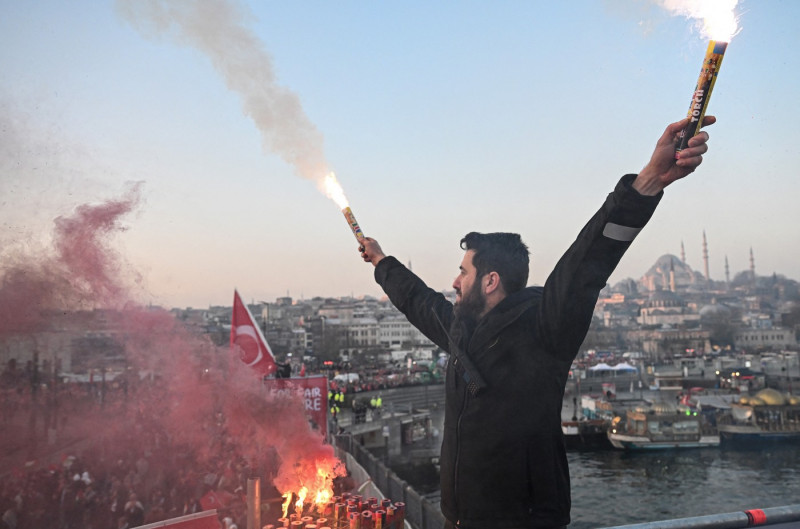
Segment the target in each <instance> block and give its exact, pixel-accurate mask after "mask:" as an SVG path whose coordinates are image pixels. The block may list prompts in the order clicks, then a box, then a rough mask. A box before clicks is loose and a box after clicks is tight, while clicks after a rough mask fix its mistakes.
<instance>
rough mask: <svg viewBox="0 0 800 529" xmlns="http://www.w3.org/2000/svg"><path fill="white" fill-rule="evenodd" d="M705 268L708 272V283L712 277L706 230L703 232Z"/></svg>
mask: <svg viewBox="0 0 800 529" xmlns="http://www.w3.org/2000/svg"><path fill="white" fill-rule="evenodd" d="M703 266H704V267H705V271H706V281H711V276H710V275H709V274H708V243H707V242H706V230H703Z"/></svg>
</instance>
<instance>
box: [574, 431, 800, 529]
mask: <svg viewBox="0 0 800 529" xmlns="http://www.w3.org/2000/svg"><path fill="white" fill-rule="evenodd" d="M568 459H569V464H570V475H571V479H572V523H571V524H570V528H571V529H586V528H590V527H608V526H614V525H623V524H631V523H641V522H650V521H656V520H668V519H674V518H685V517H689V516H703V515H709V514H719V513H727V512H737V511H743V510H747V509H757V508H766V507H777V506H782V505H791V504H797V503H800V446H782V447H776V446H771V447H768V448H765V449H763V450H752V451H734V450H727V449H721V448H707V449H696V450H672V451H661V452H652V453H627V452H622V451H597V452H571V453H569V456H568Z"/></svg>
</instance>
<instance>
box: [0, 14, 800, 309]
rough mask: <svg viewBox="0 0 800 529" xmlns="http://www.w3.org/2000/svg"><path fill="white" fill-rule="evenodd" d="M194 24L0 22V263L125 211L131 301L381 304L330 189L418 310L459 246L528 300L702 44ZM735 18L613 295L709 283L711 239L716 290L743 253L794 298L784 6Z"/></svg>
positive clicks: (340, 21) (591, 32) (366, 18)
mask: <svg viewBox="0 0 800 529" xmlns="http://www.w3.org/2000/svg"><path fill="white" fill-rule="evenodd" d="M201 4H203V5H204V6H205V8H204V11H203V12H200V13H195V12H192V11H191V6H192V5H193V2H188V1H183V2H179V1H172V2H167V1H159V0H148V1H141V2H135V1H133V0H120V1H118V2H111V1H96V0H92V1H83V0H75V1H73V2H68V3H65V2H57V1H51V0H39V1H37V2H16V1H13V0H0V71H2V72H3V73H2V75H0V221H1V222H0V256H2V259H3V261H4V262H5V263H8V262H11V261H12V260H14V259H16V258H18V256H20V255H26V256H36V255H44V254H46V253H47V252H48V245H49V244H50V242H51V238H52V232H53V226H54V220H55V219H57V218H59V217H64V216H69V215H71V214H73V213H74V212H75V211H76V209H77V208H79V207H80V206H81V205H84V204H101V203H103V202H106V201H110V200H116V199H118V198H119V197H121V196H126V197H129V196H131V193H134V194H135V195H136V197H137V204H136V207H135V208H134V209H133V211H131V213H130V214H128V215H126V216H125V217H124V222H123V225H122V226H121V229H119V230H118V231H117V232H115V233H114V234H113V236H112V237H111V239H110V240H109V248H110V251H113V252H115V253H116V254H117V256H118V262H119V264H120V266H119V273H120V274H121V275H124V276H125V278H126V280H128V281H129V282H130V283H131V284H132V285H135V287H136V289H137V290H136V291H137V297H138V299H139V300H140V301H141V302H142V303H147V304H156V305H161V306H166V307H195V308H204V307H208V306H209V305H228V306H229V305H230V304H231V303H232V298H233V290H234V288H237V289H238V290H239V292H240V293H241V295H242V297H243V298H244V299H245V300H247V301H272V300H274V299H275V298H276V297H279V296H286V295H289V296H292V297H294V298H298V299H299V298H310V297H313V296H349V295H353V296H362V295H371V296H381V295H382V294H381V292H380V289H379V288H378V286H377V285H376V284H375V282H374V279H373V276H372V266H371V265H369V264H366V263H364V262H362V261H361V260H360V257H359V255H358V252H357V242H356V240H355V238H354V237H353V234H352V233H351V232H350V230H349V228H348V225H347V223H346V221H345V220H344V217H343V216H342V214H341V212H340V211H339V210H338V208H337V206H336V205H335V204H334V203H333V202H332V201H331V200H330V199H328V198H327V197H326V196H325V195H324V194H323V193H322V192H320V190H319V189H318V187H317V184H316V182H315V178H316V176H315V175H318V174H319V175H321V174H322V172H319V171H318V169H319V168H320V167H324V168H325V172H326V171H327V170H332V171H335V173H336V175H337V177H338V179H339V181H340V182H341V184H342V186H343V188H344V190H345V193H346V194H347V198H348V199H349V202H350V205H351V207H352V210H353V212H354V214H355V216H356V218H357V219H358V221H359V222H360V224H361V227H362V229H363V231H364V233H365V234H366V235H368V236H371V237H374V238H375V239H377V240H378V241H379V242H380V244H381V246H382V247H383V250H384V251H385V252H386V253H387V254H391V255H395V256H396V257H397V258H398V259H400V260H401V261H403V262H405V263H411V266H412V268H413V270H414V271H415V272H416V273H417V274H419V275H420V276H421V277H422V278H423V279H425V280H426V282H427V283H428V284H429V286H431V287H432V288H434V289H436V290H443V289H448V288H450V285H451V284H452V280H453V278H454V277H455V275H456V273H457V271H458V265H459V264H460V261H461V257H462V251H461V250H460V248H459V246H458V242H459V240H460V239H461V237H463V236H464V235H465V234H466V233H467V232H470V231H483V232H488V231H512V232H518V233H520V234H521V235H522V237H523V240H524V241H525V242H526V243H527V244H528V246H529V247H530V249H531V254H532V265H531V279H530V284H542V283H544V281H545V279H546V278H547V275H548V273H549V272H550V270H551V269H552V268H553V266H554V265H555V263H556V262H557V260H558V258H559V257H560V255H561V254H562V253H563V252H564V251H565V250H566V249H567V247H568V246H569V244H570V243H571V242H572V241H573V240H574V239H575V236H576V235H577V233H578V232H579V230H580V229H581V227H582V226H583V224H584V223H585V222H586V221H587V220H588V219H589V218H590V217H591V215H592V214H593V213H594V212H595V211H596V210H597V208H598V207H599V206H600V205H601V204H602V202H603V200H604V198H605V196H606V194H607V193H608V192H610V191H611V190H612V189H613V187H614V185H615V184H616V182H617V180H618V179H619V178H620V177H621V176H622V175H623V174H626V173H636V172H638V171H639V170H640V169H641V168H642V167H643V166H644V165H645V164H646V163H647V161H648V159H649V157H650V155H651V153H652V151H653V147H654V146H655V143H656V141H657V139H658V138H659V137H660V135H661V134H662V132H663V131H664V129H665V127H666V126H667V125H668V124H669V123H671V122H674V121H678V120H680V119H681V118H683V117H684V116H685V115H686V112H687V109H688V107H689V103H690V99H691V96H692V92H693V90H694V86H695V83H696V81H697V76H698V73H699V71H700V66H701V62H702V60H703V57H704V54H705V50H706V46H707V43H708V39H707V37H705V36H704V35H703V34H702V33H701V32H700V31H699V30H698V27H697V25H696V21H695V20H692V19H689V18H686V17H684V16H680V15H675V14H674V13H670V12H669V11H667V10H666V9H664V8H662V7H661V6H660V5H658V4H656V3H655V2H652V1H645V0H605V1H603V0H591V1H590V0H575V1H573V2H523V1H519V2H514V1H503V2H474V1H464V2H444V1H442V2H422V1H409V2H354V1H344V2H319V1H296V2H278V1H268V0H261V1H249V2H242V3H239V2H233V1H226V2H223V1H221V0H214V1H208V2H204V3H201ZM186 9H189V11H188V12H187V11H186ZM735 12H736V14H737V16H738V17H739V25H740V30H739V32H738V34H737V35H736V36H735V37H734V38H733V39H732V41H731V43H730V45H729V47H728V50H727V52H726V54H725V57H724V61H723V64H722V67H721V71H720V74H719V77H718V80H717V82H716V86H715V88H714V91H713V95H712V97H711V101H710V104H709V108H708V113H709V114H713V115H715V116H717V119H718V122H717V124H715V125H713V126H712V127H710V128H709V129H708V132H709V134H710V136H711V139H710V142H709V146H710V149H709V152H708V153H707V155H706V157H705V160H704V162H703V164H702V166H701V167H700V168H699V169H698V170H697V171H696V173H694V174H693V175H690V176H689V177H688V178H687V179H685V180H683V181H680V182H677V183H675V184H674V185H673V186H671V187H670V188H668V189H667V190H666V192H665V196H664V199H663V200H662V202H661V204H660V206H659V208H658V210H657V211H656V214H655V215H654V217H653V219H652V221H651V222H650V224H649V225H648V226H647V228H646V229H645V230H643V232H642V233H641V234H640V235H639V237H638V238H637V240H636V241H635V242H634V244H633V246H632V247H631V249H630V250H629V252H628V253H627V255H626V256H625V257H624V259H623V261H622V263H621V264H620V265H619V267H618V268H617V270H616V271H615V272H614V274H613V275H612V277H611V282H612V283H615V282H617V281H620V280H622V279H624V278H628V277H631V278H634V279H636V278H639V277H641V275H642V274H644V273H645V272H646V271H647V269H648V268H649V267H650V266H651V265H652V264H653V263H654V262H655V261H656V260H657V259H658V257H660V256H661V255H664V254H668V253H669V254H674V255H677V256H680V254H681V244H683V245H684V248H685V254H686V260H687V263H688V264H689V265H690V266H691V267H693V268H694V269H696V270H699V271H702V270H703V257H702V240H703V233H704V232H705V234H706V237H707V240H708V252H709V267H710V275H711V277H712V279H718V280H722V279H724V278H725V259H726V258H727V260H728V262H729V266H730V271H731V276H733V275H735V274H736V273H738V272H741V271H744V270H748V269H749V267H750V249H751V248H752V250H753V253H754V256H755V266H756V273H757V274H759V275H771V274H772V273H778V274H782V275H785V276H787V277H790V278H792V279H796V280H800V231H799V230H798V225H800V208H799V207H798V197H800V182H798V176H799V175H798V170H799V169H800V126H798V123H800V105H797V103H796V94H797V93H798V92H800V78H799V77H798V76H799V75H800V73H799V72H800V32H797V30H796V28H797V26H798V22H800V3H798V2H795V1H793V0H783V1H781V0H758V1H756V0H740V1H739V2H738V5H737V6H736V11H735ZM153 13H157V14H161V15H166V16H165V17H164V18H156V17H155V16H154V15H153ZM220 28H223V29H225V30H226V31H222V30H221V29H220ZM0 266H2V263H0Z"/></svg>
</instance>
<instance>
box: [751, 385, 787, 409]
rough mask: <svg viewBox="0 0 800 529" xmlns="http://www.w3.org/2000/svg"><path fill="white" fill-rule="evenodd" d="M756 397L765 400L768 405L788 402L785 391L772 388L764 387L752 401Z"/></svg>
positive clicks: (780, 404)
mask: <svg viewBox="0 0 800 529" xmlns="http://www.w3.org/2000/svg"><path fill="white" fill-rule="evenodd" d="M755 399H759V400H761V401H763V402H764V404H766V405H768V406H783V405H784V404H786V397H785V396H784V395H783V393H781V392H780V391H778V390H775V389H772V388H767V389H762V390H761V391H759V392H758V393H756V394H755V396H754V397H753V399H751V400H750V402H751V403H752V402H753V400H755Z"/></svg>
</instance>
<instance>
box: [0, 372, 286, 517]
mask: <svg viewBox="0 0 800 529" xmlns="http://www.w3.org/2000/svg"><path fill="white" fill-rule="evenodd" d="M18 382H19V383H18V384H16V385H14V384H9V380H8V377H6V380H5V384H4V387H3V390H2V391H3V395H2V397H3V403H4V410H5V411H6V413H4V415H3V423H4V424H3V427H4V434H3V441H2V445H3V446H2V448H3V453H4V454H5V457H4V459H3V461H2V465H3V467H2V468H0V475H2V481H0V514H2V522H1V523H0V527H2V528H3V529H6V528H8V529H41V528H44V527H47V528H52V529H109V528H110V529H114V528H116V529H125V528H132V527H136V526H139V525H143V524H147V523H153V522H157V521H161V520H165V519H170V518H174V517H177V516H182V515H185V514H190V513H195V512H199V511H202V510H206V509H209V508H216V509H218V514H219V516H220V520H221V521H223V520H224V521H225V524H223V527H227V526H230V525H232V524H237V523H238V527H243V525H242V521H243V520H244V502H243V494H244V491H246V484H247V479H248V477H249V476H252V475H254V474H256V473H257V471H262V472H263V470H264V469H254V468H251V465H250V462H249V461H248V460H247V459H246V458H245V457H244V456H243V455H242V454H240V453H237V449H236V445H235V444H234V443H231V442H229V441H230V439H229V438H228V436H227V434H226V431H225V428H224V425H223V424H222V422H223V421H221V420H220V417H219V416H216V417H215V416H213V415H211V416H209V418H208V421H207V424H205V425H203V427H204V428H206V429H208V431H209V432H210V435H209V437H208V439H209V444H210V445H208V446H205V447H203V450H205V451H206V453H198V447H197V446H189V445H187V444H184V443H181V442H176V440H175V439H173V438H171V436H170V434H168V433H165V432H164V431H163V428H162V427H161V425H159V424H158V422H157V419H158V418H157V417H154V415H152V414H150V413H147V412H146V411H145V410H148V409H149V406H150V403H151V402H152V401H154V400H158V399H163V398H164V397H165V394H164V393H163V391H160V390H159V387H158V385H157V384H150V383H143V384H131V385H128V386H126V385H124V384H121V383H117V384H107V386H106V388H105V389H104V390H103V393H102V395H101V394H100V393H98V388H97V387H96V386H92V385H83V386H78V385H70V386H64V387H61V388H59V392H58V399H49V398H48V396H47V391H48V390H49V388H48V385H47V384H43V385H41V386H39V387H38V388H37V389H38V391H32V390H31V385H30V383H29V381H28V380H27V379H25V377H21V378H20V379H19V380H18ZM50 391H52V390H50ZM100 398H102V401H101V400H100ZM9 402H13V404H14V407H15V409H14V412H13V413H11V410H9V409H8V407H7V406H5V405H6V404H8V403H9ZM54 402H58V409H57V410H54V409H52V407H51V406H52V404H53V403H54ZM48 408H50V409H49V411H47V410H48ZM87 418H92V422H87ZM121 424H122V425H124V427H122V428H120V427H119V425H121ZM209 454H216V455H209ZM198 462H203V463H201V464H198ZM276 493H277V491H276ZM226 519H227V520H226Z"/></svg>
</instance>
